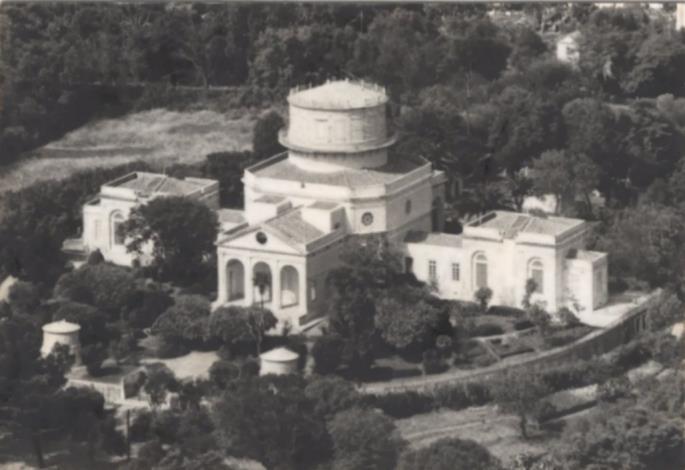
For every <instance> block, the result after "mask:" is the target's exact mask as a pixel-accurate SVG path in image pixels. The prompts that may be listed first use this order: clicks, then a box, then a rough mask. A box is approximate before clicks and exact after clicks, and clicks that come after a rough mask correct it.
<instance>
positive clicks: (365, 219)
mask: <svg viewBox="0 0 685 470" xmlns="http://www.w3.org/2000/svg"><path fill="white" fill-rule="evenodd" d="M362 223H363V224H364V225H371V224H372V223H373V214H372V213H371V212H364V214H363V215H362Z"/></svg>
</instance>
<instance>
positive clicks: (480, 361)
mask: <svg viewBox="0 0 685 470" xmlns="http://www.w3.org/2000/svg"><path fill="white" fill-rule="evenodd" d="M495 362H497V359H495V358H494V357H492V355H490V354H483V355H481V356H476V358H475V359H474V360H473V365H475V366H476V367H488V366H491V365H493V364H494V363H495Z"/></svg>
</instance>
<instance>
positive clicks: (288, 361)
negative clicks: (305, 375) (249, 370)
mask: <svg viewBox="0 0 685 470" xmlns="http://www.w3.org/2000/svg"><path fill="white" fill-rule="evenodd" d="M299 357H300V356H299V354H297V353H295V352H293V351H291V350H290V349H287V348H283V347H281V348H276V349H272V350H271V351H267V352H265V353H263V354H262V355H261V356H259V358H260V363H261V365H260V368H259V375H267V374H275V375H285V374H295V373H297V360H298V359H299Z"/></svg>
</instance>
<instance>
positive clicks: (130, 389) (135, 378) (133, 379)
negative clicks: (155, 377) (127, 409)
mask: <svg viewBox="0 0 685 470" xmlns="http://www.w3.org/2000/svg"><path fill="white" fill-rule="evenodd" d="M146 378H147V377H146V375H145V372H143V371H142V370H141V371H138V372H135V373H132V374H128V375H127V376H125V377H124V395H125V396H126V397H127V398H128V397H134V396H136V395H138V392H139V391H140V388H141V387H142V386H143V384H144V383H145V379H146Z"/></svg>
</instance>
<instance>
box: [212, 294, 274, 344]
mask: <svg viewBox="0 0 685 470" xmlns="http://www.w3.org/2000/svg"><path fill="white" fill-rule="evenodd" d="M277 323H278V319H277V318H276V317H275V316H274V314H273V313H271V312H270V311H269V310H266V309H263V308H257V307H235V306H231V307H222V308H219V309H217V310H215V311H214V312H212V314H211V316H210V317H209V324H208V334H209V335H211V336H213V337H217V338H219V339H221V341H223V342H224V343H225V344H226V345H229V346H232V345H236V344H240V343H244V342H249V343H254V346H255V352H256V354H257V356H259V355H260V354H261V353H262V342H263V340H264V335H265V334H266V332H267V331H269V330H271V329H272V328H274V327H275V326H276V324H277Z"/></svg>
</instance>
